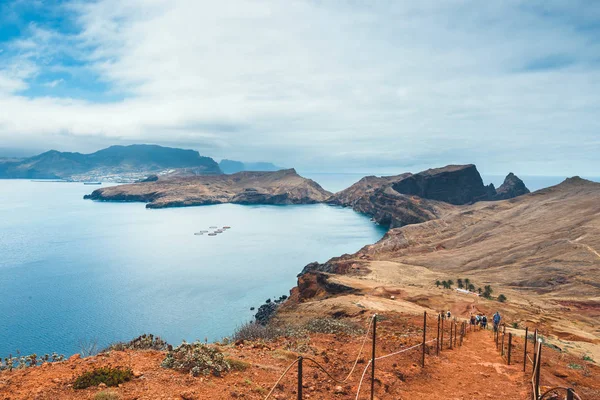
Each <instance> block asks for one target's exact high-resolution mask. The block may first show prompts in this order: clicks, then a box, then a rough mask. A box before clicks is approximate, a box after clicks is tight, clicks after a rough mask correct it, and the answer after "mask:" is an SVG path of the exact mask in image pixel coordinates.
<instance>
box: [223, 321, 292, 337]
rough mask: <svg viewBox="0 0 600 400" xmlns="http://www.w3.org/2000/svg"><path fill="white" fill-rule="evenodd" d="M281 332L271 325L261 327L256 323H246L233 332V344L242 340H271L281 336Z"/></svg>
mask: <svg viewBox="0 0 600 400" xmlns="http://www.w3.org/2000/svg"><path fill="white" fill-rule="evenodd" d="M281 334H282V332H281V330H279V329H277V328H275V327H273V326H271V325H261V324H259V323H256V322H247V323H245V324H243V325H242V326H240V327H239V328H236V330H235V332H233V340H234V341H235V342H238V341H243V340H273V339H275V338H277V337H279V336H281Z"/></svg>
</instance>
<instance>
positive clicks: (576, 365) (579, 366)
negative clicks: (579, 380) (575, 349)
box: [568, 363, 583, 369]
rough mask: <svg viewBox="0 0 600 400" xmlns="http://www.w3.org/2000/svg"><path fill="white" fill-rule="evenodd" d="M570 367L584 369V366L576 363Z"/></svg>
mask: <svg viewBox="0 0 600 400" xmlns="http://www.w3.org/2000/svg"><path fill="white" fill-rule="evenodd" d="M568 367H569V368H571V369H583V367H582V366H581V365H579V364H575V363H571V364H569V365H568Z"/></svg>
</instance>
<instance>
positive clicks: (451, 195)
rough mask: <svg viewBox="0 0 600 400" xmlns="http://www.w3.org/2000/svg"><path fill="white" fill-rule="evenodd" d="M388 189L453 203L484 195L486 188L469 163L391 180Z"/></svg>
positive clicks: (463, 202)
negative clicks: (393, 181) (396, 180)
mask: <svg viewBox="0 0 600 400" xmlns="http://www.w3.org/2000/svg"><path fill="white" fill-rule="evenodd" d="M392 188H393V189H394V190H395V191H397V192H398V193H402V194H407V195H414V196H419V197H422V198H424V199H431V200H439V201H444V202H446V203H450V204H456V205H459V204H468V203H472V202H475V201H478V200H486V199H487V197H488V189H487V188H486V187H485V186H484V184H483V180H482V179H481V175H479V171H477V168H476V167H475V165H473V164H468V165H448V166H446V167H443V168H434V169H428V170H427V171H423V172H419V173H418V174H415V175H411V176H408V177H406V178H404V179H402V180H400V181H398V182H396V183H394V184H393V185H392Z"/></svg>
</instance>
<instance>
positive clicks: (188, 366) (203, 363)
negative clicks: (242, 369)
mask: <svg viewBox="0 0 600 400" xmlns="http://www.w3.org/2000/svg"><path fill="white" fill-rule="evenodd" d="M161 365H162V366H163V367H165V368H170V369H174V370H176V371H180V372H189V373H190V374H191V375H193V376H199V375H204V376H208V375H210V374H213V375H214V376H221V375H223V373H225V372H227V371H229V370H230V369H231V367H230V366H229V364H228V363H227V361H226V360H225V357H224V356H223V353H221V352H220V351H219V350H218V349H216V348H214V347H210V346H207V345H205V344H203V343H200V342H194V343H186V342H183V343H182V344H181V345H179V346H177V347H176V348H174V349H173V350H171V351H169V352H168V353H167V356H166V357H165V359H164V360H163V362H162V364H161Z"/></svg>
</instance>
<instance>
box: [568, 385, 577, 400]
mask: <svg viewBox="0 0 600 400" xmlns="http://www.w3.org/2000/svg"><path fill="white" fill-rule="evenodd" d="M567 400H575V391H574V390H573V389H571V388H568V389H567Z"/></svg>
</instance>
